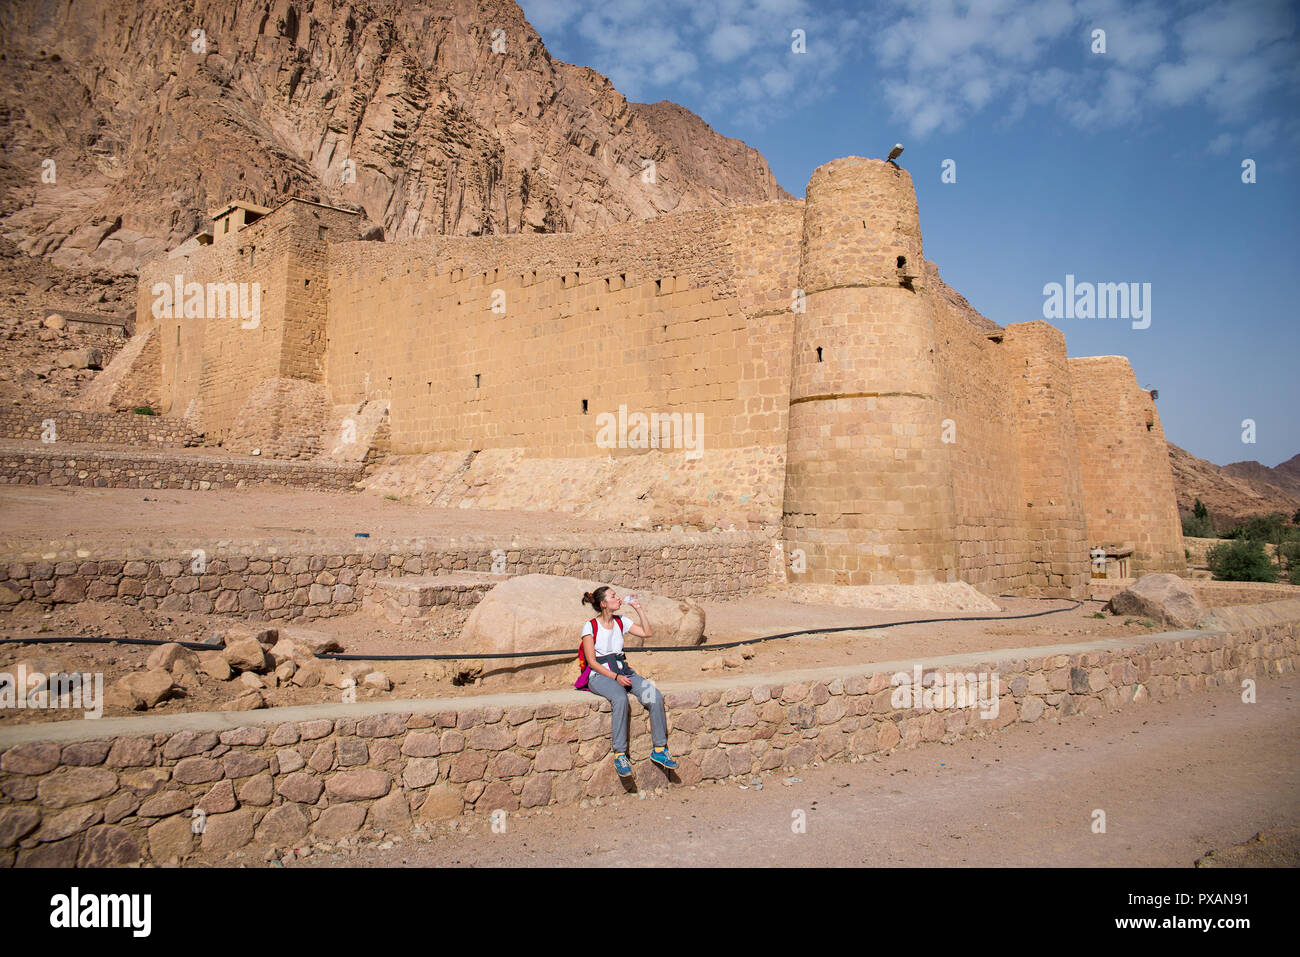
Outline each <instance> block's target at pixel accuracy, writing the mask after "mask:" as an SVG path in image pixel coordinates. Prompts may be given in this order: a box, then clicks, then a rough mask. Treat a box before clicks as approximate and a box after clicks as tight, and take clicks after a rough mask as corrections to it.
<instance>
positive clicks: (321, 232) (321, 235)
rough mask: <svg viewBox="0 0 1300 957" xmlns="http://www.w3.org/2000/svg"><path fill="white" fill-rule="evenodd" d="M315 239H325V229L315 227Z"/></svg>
mask: <svg viewBox="0 0 1300 957" xmlns="http://www.w3.org/2000/svg"><path fill="white" fill-rule="evenodd" d="M316 238H317V239H324V238H325V227H324V226H317V227H316Z"/></svg>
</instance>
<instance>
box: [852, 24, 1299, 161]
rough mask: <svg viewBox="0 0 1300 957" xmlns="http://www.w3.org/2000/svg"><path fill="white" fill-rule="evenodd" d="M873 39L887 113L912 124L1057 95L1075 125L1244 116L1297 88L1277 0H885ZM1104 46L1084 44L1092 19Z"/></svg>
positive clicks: (1014, 111)
mask: <svg viewBox="0 0 1300 957" xmlns="http://www.w3.org/2000/svg"><path fill="white" fill-rule="evenodd" d="M885 21H886V22H885V25H884V26H883V27H882V28H881V29H880V30H879V31H878V32H877V33H876V34H875V36H874V39H873V42H872V48H873V51H874V52H875V54H876V56H877V57H878V59H879V62H880V64H881V66H882V67H883V68H884V69H885V70H886V71H888V73H889V80H888V81H887V82H885V83H883V84H882V90H883V94H884V99H885V102H886V103H887V105H888V106H889V108H890V113H891V115H892V116H893V118H894V119H896V120H900V121H902V122H905V123H907V124H908V126H909V128H910V131H911V133H912V134H913V135H917V136H923V135H925V134H927V133H929V132H933V131H935V130H938V129H945V130H950V129H953V128H955V127H957V126H959V125H961V124H962V123H963V122H964V121H966V120H968V119H970V118H971V117H974V116H975V115H977V114H980V113H982V112H985V111H988V110H997V111H999V112H1000V113H1002V114H1003V117H1004V118H1008V119H1017V118H1019V117H1020V116H1022V115H1023V114H1024V112H1025V111H1026V110H1027V109H1028V108H1029V106H1031V105H1039V106H1041V105H1055V106H1056V108H1057V109H1058V110H1059V111H1060V113H1061V114H1062V115H1063V116H1064V117H1065V118H1066V119H1067V120H1069V121H1070V122H1071V123H1073V124H1075V125H1076V126H1078V127H1080V128H1081V129H1095V128H1098V127H1106V126H1120V125H1124V124H1128V123H1132V122H1135V121H1138V120H1140V119H1142V118H1143V117H1145V116H1147V115H1148V114H1149V113H1151V112H1152V111H1155V110H1158V109H1163V108H1170V107H1184V106H1191V105H1199V106H1203V107H1205V108H1207V109H1209V110H1210V111H1212V112H1213V113H1215V114H1217V115H1218V116H1219V118H1220V119H1221V120H1222V121H1224V122H1230V123H1241V124H1245V123H1247V122H1249V121H1250V120H1251V118H1252V115H1251V114H1252V111H1258V109H1259V107H1260V105H1261V103H1262V102H1263V101H1264V100H1265V99H1266V98H1267V97H1269V96H1270V95H1272V94H1275V93H1277V92H1278V91H1279V90H1287V91H1289V92H1290V93H1292V94H1293V95H1294V94H1295V93H1296V92H1297V91H1300V39H1298V38H1297V15H1296V14H1295V13H1294V12H1293V11H1292V10H1290V9H1289V8H1288V7H1287V5H1286V3H1285V2H1284V0H1272V2H1270V0H1244V2H1242V0H1218V2H1212V3H1207V2H1204V0H1200V2H1198V0H1184V2H1182V3H1180V4H1178V5H1176V6H1174V7H1172V8H1171V7H1170V6H1169V5H1166V4H1161V3H1157V2H1154V0H1138V2H1137V3H1133V2H1131V0H1043V2H1040V3H1032V4H1018V3H1013V2H1009V0H894V4H893V6H892V7H890V8H888V10H887V12H886V15H885ZM1098 29H1099V30H1103V31H1105V39H1106V50H1105V53H1096V54H1095V53H1092V52H1091V48H1092V34H1093V31H1094V30H1098Z"/></svg>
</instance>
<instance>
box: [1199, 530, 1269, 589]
mask: <svg viewBox="0 0 1300 957" xmlns="http://www.w3.org/2000/svg"><path fill="white" fill-rule="evenodd" d="M1205 557H1206V564H1207V565H1209V567H1210V571H1211V572H1212V573H1213V574H1214V577H1215V578H1218V579H1220V580H1221V581H1229V582H1275V581H1277V566H1276V565H1274V564H1273V559H1271V558H1269V557H1268V552H1267V551H1266V550H1265V549H1264V543H1263V542H1262V541H1259V540H1258V539H1249V538H1239V539H1236V540H1234V541H1230V542H1223V543H1221V544H1219V545H1212V546H1210V550H1209V551H1208V552H1207V553H1206V556H1205Z"/></svg>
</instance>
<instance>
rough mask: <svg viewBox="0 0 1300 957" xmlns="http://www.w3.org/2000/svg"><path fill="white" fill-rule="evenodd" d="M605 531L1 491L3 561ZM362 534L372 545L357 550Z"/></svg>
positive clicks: (347, 506)
mask: <svg viewBox="0 0 1300 957" xmlns="http://www.w3.org/2000/svg"><path fill="white" fill-rule="evenodd" d="M608 531H617V527H614V528H611V526H610V525H609V524H608V523H603V522H594V521H589V520H587V519H582V518H576V517H574V516H572V515H566V514H563V513H560V512H523V511H493V510H487V509H481V510H480V509H458V508H431V507H429V506H427V505H416V504H414V503H410V502H403V501H398V500H393V499H388V498H384V497H383V496H382V495H379V494H375V493H372V492H360V493H355V494H353V493H346V492H325V491H310V490H299V489H281V488H248V489H238V490H232V491H231V492H222V491H215V492H214V491H183V490H169V489H160V490H154V489H149V490H143V489H119V488H113V489H108V488H104V489H99V488H77V489H67V488H51V487H47V486H4V487H0V541H3V542H4V543H5V550H6V552H7V553H8V554H17V553H19V552H23V551H28V550H31V551H36V552H40V551H42V550H44V549H51V550H52V549H55V548H68V547H71V548H74V549H75V548H86V549H90V550H93V551H95V552H99V551H104V552H109V553H111V552H113V551H115V550H121V549H123V548H126V547H129V546H134V547H139V548H144V547H149V546H155V545H177V544H179V545H188V546H191V547H205V548H207V549H209V550H210V551H212V550H215V548H216V547H217V546H219V545H221V544H225V543H230V544H241V545H252V544H260V545H277V546H282V547H290V546H293V545H299V544H301V545H317V544H320V543H326V542H328V543H333V544H339V545H343V546H346V548H349V549H350V548H353V547H357V548H366V547H373V545H375V544H376V543H379V542H387V541H409V540H411V539H418V538H426V539H430V540H436V541H451V540H453V539H454V540H458V541H466V540H476V541H489V542H493V543H498V544H509V543H511V540H512V539H513V538H516V537H519V536H527V538H525V539H524V540H525V541H526V540H528V539H535V538H536V536H538V535H545V534H562V535H563V534H569V533H587V534H590V533H593V532H608ZM358 532H361V533H367V534H369V536H370V538H369V539H368V540H367V539H360V540H359V539H357V538H356V537H355V535H356V533H358ZM363 543H364V544H363Z"/></svg>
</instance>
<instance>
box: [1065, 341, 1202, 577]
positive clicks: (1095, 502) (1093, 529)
mask: <svg viewBox="0 0 1300 957" xmlns="http://www.w3.org/2000/svg"><path fill="white" fill-rule="evenodd" d="M1069 366H1070V375H1071V380H1072V381H1071V392H1072V395H1073V408H1074V420H1075V428H1076V434H1077V435H1078V437H1079V438H1078V441H1079V461H1080V465H1081V467H1082V470H1083V492H1084V514H1085V516H1086V517H1087V522H1088V544H1089V546H1090V547H1092V546H1098V545H1132V546H1133V548H1134V552H1133V558H1132V563H1131V564H1132V570H1133V572H1134V574H1136V575H1138V576H1139V577H1140V576H1141V575H1144V574H1146V573H1147V572H1172V573H1174V574H1176V575H1182V574H1184V573H1185V572H1186V570H1187V560H1186V557H1185V555H1184V553H1183V527H1182V522H1181V521H1180V519H1179V517H1178V504H1177V501H1176V500H1175V498H1174V480H1173V472H1172V470H1171V469H1170V467H1169V446H1168V443H1167V442H1166V441H1165V433H1164V430H1163V429H1162V428H1161V427H1160V415H1159V413H1158V412H1157V411H1156V404H1155V401H1154V400H1153V399H1152V398H1151V394H1150V393H1149V392H1147V391H1146V390H1144V389H1140V388H1138V382H1137V376H1135V375H1134V374H1133V369H1132V368H1131V367H1130V366H1129V363H1128V360H1127V359H1125V358H1124V357H1123V356H1090V357H1080V358H1073V359H1070V360H1069Z"/></svg>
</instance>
